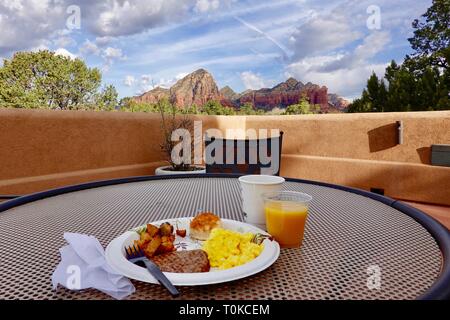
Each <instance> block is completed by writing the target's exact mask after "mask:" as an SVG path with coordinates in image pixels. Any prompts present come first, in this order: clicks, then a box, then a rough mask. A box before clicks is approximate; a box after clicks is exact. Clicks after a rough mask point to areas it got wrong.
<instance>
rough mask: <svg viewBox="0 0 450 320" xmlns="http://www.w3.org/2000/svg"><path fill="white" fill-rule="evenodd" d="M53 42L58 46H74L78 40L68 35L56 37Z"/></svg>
mask: <svg viewBox="0 0 450 320" xmlns="http://www.w3.org/2000/svg"><path fill="white" fill-rule="evenodd" d="M53 43H54V44H55V45H56V46H57V47H70V46H74V45H76V44H77V42H76V41H75V40H74V39H72V38H71V37H68V36H62V37H59V38H57V39H55V40H54V41H53Z"/></svg>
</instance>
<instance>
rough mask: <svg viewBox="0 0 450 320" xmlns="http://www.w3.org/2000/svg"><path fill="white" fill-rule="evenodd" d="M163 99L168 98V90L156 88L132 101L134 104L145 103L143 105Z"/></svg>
mask: <svg viewBox="0 0 450 320" xmlns="http://www.w3.org/2000/svg"><path fill="white" fill-rule="evenodd" d="M163 98H167V99H168V98H169V89H164V88H161V87H156V88H155V89H152V90H150V91H148V92H146V93H144V94H142V95H140V96H138V97H134V98H133V99H134V101H136V102H145V103H152V104H154V103H157V102H158V101H159V100H161V99H163Z"/></svg>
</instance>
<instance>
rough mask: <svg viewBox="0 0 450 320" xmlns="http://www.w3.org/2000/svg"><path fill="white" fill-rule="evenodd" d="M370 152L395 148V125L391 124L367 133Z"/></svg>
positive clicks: (396, 137) (396, 138)
mask: <svg viewBox="0 0 450 320" xmlns="http://www.w3.org/2000/svg"><path fill="white" fill-rule="evenodd" d="M367 135H368V137H369V150H370V152H378V151H382V150H386V149H389V148H392V147H395V146H396V145H397V142H398V133H397V124H396V123H391V124H387V125H384V126H381V127H378V128H375V129H372V130H370V131H368V132H367Z"/></svg>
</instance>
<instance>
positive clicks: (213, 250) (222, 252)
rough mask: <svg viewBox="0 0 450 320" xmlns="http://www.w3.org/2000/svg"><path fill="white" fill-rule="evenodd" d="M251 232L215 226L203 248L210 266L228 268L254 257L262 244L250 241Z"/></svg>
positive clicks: (261, 247) (261, 248)
mask: <svg viewBox="0 0 450 320" xmlns="http://www.w3.org/2000/svg"><path fill="white" fill-rule="evenodd" d="M252 237H253V234H252V233H238V232H234V231H231V230H225V229H221V228H216V229H213V230H212V231H211V234H210V236H209V238H208V240H206V241H205V243H204V244H203V250H204V251H206V253H207V254H208V259H209V263H210V264H211V267H215V268H219V269H229V268H233V267H236V266H240V265H242V264H244V263H247V262H249V261H251V260H253V259H255V258H256V257H257V256H259V254H260V253H261V252H262V250H263V249H264V246H263V245H262V244H261V245H258V244H256V243H253V242H250V241H251V239H252Z"/></svg>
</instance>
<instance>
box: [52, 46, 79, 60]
mask: <svg viewBox="0 0 450 320" xmlns="http://www.w3.org/2000/svg"><path fill="white" fill-rule="evenodd" d="M55 54H56V55H57V56H63V57H66V58H69V59H72V60H74V59H76V58H77V56H76V55H75V54H73V53H72V52H70V51H69V50H67V49H64V48H58V49H56V50H55Z"/></svg>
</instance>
